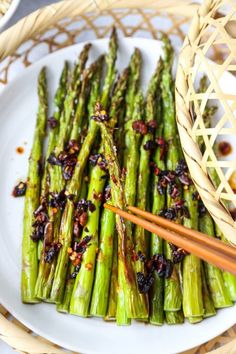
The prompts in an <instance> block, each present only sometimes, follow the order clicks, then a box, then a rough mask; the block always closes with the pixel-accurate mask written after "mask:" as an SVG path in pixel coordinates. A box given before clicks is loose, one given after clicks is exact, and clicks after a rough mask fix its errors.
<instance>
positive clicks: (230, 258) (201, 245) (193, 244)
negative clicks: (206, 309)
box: [104, 204, 236, 275]
mask: <svg viewBox="0 0 236 354" xmlns="http://www.w3.org/2000/svg"><path fill="white" fill-rule="evenodd" d="M104 207H105V208H107V209H109V210H111V211H113V212H114V213H116V214H118V215H120V216H121V217H123V218H124V219H127V220H129V221H131V222H132V223H134V224H136V225H139V226H141V227H143V228H144V229H145V230H147V231H150V232H152V233H154V234H156V235H158V236H160V237H161V238H163V239H165V240H166V241H168V242H170V243H173V244H174V245H175V246H178V247H180V248H183V249H184V250H186V251H188V252H189V253H193V254H195V255H196V256H198V257H199V258H201V259H203V260H204V261H206V262H208V263H210V264H213V265H215V266H217V267H218V268H221V269H223V270H226V271H228V272H230V273H232V274H234V275H236V248H235V247H232V246H230V245H228V244H225V243H223V242H222V241H220V240H218V239H216V238H213V237H209V236H208V235H205V234H203V233H202V232H199V231H195V230H192V229H189V228H187V227H185V226H182V225H179V224H176V223H175V222H173V221H170V220H167V219H164V218H162V217H160V216H156V215H153V214H151V213H149V212H147V211H144V210H141V209H139V208H136V207H132V206H129V207H128V210H129V211H130V212H132V213H134V214H136V215H134V214H131V213H128V212H126V211H123V210H121V209H119V208H116V207H114V206H112V205H110V204H105V205H104ZM137 215H138V216H137Z"/></svg>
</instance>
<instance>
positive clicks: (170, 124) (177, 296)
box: [161, 36, 182, 311]
mask: <svg viewBox="0 0 236 354" xmlns="http://www.w3.org/2000/svg"><path fill="white" fill-rule="evenodd" d="M163 43H164V68H163V73H162V85H161V86H162V101H163V120H164V138H165V141H166V142H167V143H168V153H167V160H166V167H167V169H168V170H170V171H173V170H175V169H176V166H177V164H178V162H179V159H180V154H179V147H178V141H177V138H176V135H177V127H176V122H175V109H174V96H173V92H172V88H173V80H172V74H171V69H172V62H173V48H172V47H171V43H170V41H169V39H168V37H166V36H163ZM171 206H172V200H171V197H170V196H169V195H168V196H167V207H168V208H169V207H171ZM165 254H166V257H167V258H169V259H171V258H172V252H171V249H170V246H169V244H168V243H167V242H165ZM181 305H182V294H181V287H180V281H179V275H178V268H177V266H174V270H173V273H172V276H171V277H170V278H168V279H165V296H164V310H165V311H178V310H180V309H181Z"/></svg>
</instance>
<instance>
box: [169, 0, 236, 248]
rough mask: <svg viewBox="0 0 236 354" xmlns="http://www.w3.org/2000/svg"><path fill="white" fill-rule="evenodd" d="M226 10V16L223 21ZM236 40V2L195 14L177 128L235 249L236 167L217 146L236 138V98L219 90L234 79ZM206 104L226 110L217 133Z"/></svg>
mask: <svg viewBox="0 0 236 354" xmlns="http://www.w3.org/2000/svg"><path fill="white" fill-rule="evenodd" d="M225 9H227V15H226V16H224V15H223V13H224V12H223V11H224V10H225ZM235 38H236V2H235V1H230V0H224V1H223V0H212V1H210V0H207V1H205V2H204V4H203V5H202V6H201V7H200V9H199V10H198V12H197V13H196V16H195V18H194V21H193V23H192V25H191V28H190V30H189V33H188V36H187V37H186V39H185V41H184V45H183V49H182V50H181V53H180V57H179V66H178V72H177V79H176V107H177V112H178V117H177V122H178V128H179V132H180V138H181V143H182V146H183V150H184V152H185V157H186V161H187V163H188V166H189V169H190V171H191V175H192V178H193V181H194V182H195V184H196V187H197V189H198V191H199V193H200V195H201V197H202V199H203V202H204V204H205V205H206V207H207V208H208V210H209V211H210V213H211V215H212V216H213V218H214V219H215V221H216V223H217V224H218V225H219V227H220V229H221V230H222V231H223V233H224V234H225V237H226V238H227V239H228V240H229V241H230V242H232V243H234V244H236V221H234V220H233V218H232V216H231V215H230V213H229V207H230V206H231V208H236V194H235V190H234V189H235V188H234V186H232V184H230V180H233V179H234V177H235V176H236V175H235V170H236V165H235V161H234V160H232V159H230V160H227V158H225V157H224V158H221V159H219V157H218V156H217V152H216V150H215V146H216V138H217V136H220V135H223V134H224V135H226V136H227V137H228V139H229V137H231V138H233V139H235V137H236V119H235V108H236V95H235V94H233V93H231V92H230V93H229V92H226V91H225V88H224V89H223V88H222V85H221V84H220V79H221V78H222V75H223V74H224V73H225V72H229V73H233V74H235V58H236V44H235ZM219 45H220V46H221V55H220V56H218V58H217V60H215V61H214V62H211V63H209V55H208V54H209V53H210V52H211V51H212V49H213V48H215V47H216V46H219ZM200 73H201V75H203V74H205V75H206V76H207V77H208V79H209V83H210V84H209V87H208V89H207V91H206V93H203V92H197V89H196V76H197V75H199V74H200ZM207 100H214V104H216V106H218V107H221V108H222V114H221V117H220V118H219V120H218V122H217V124H216V125H215V126H214V127H213V128H207V127H206V126H205V125H204V119H203V112H204V110H205V106H206V103H207ZM193 106H194V112H195V113H194V114H196V117H195V116H194V114H193ZM199 137H202V138H203V140H204V145H205V151H204V152H203V154H202V153H201V152H200V149H199V145H198V143H197V140H198V138H199ZM226 139H227V138H226ZM188 152H191V153H190V154H189V153H188ZM190 155H191V156H190ZM209 169H211V171H213V173H214V171H215V172H216V174H217V175H218V179H219V183H217V185H216V186H214V185H213V184H212V183H211V180H210V177H209Z"/></svg>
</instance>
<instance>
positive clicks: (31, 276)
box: [21, 68, 48, 303]
mask: <svg viewBox="0 0 236 354" xmlns="http://www.w3.org/2000/svg"><path fill="white" fill-rule="evenodd" d="M38 97H39V108H38V115H37V122H36V128H35V132H34V140H33V146H32V150H31V155H30V159H29V170H28V180H27V190H26V196H25V208H24V226H23V241H22V274H21V297H22V301H23V302H26V303H35V302H38V300H37V299H36V297H35V283H36V279H37V272H38V256H37V243H35V242H34V241H33V240H32V239H31V238H30V236H31V235H32V233H33V227H32V224H33V221H34V218H33V212H34V211H35V209H36V208H37V206H38V204H39V197H40V180H41V177H40V174H39V173H38V167H39V165H38V164H39V163H40V161H41V159H42V154H43V142H44V138H45V134H46V122H47V109H48V103H47V80H46V70H45V68H43V69H42V70H41V72H40V74H39V79H38Z"/></svg>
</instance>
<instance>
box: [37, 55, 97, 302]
mask: <svg viewBox="0 0 236 354" xmlns="http://www.w3.org/2000/svg"><path fill="white" fill-rule="evenodd" d="M83 53H85V54H86V53H87V49H86V50H85V51H83V52H82V54H83ZM82 54H81V56H82V59H81V60H82V61H83V66H84V64H85V62H84V55H82ZM81 60H80V61H81ZM98 65H101V64H100V62H99V61H97V62H95V63H94V65H92V66H90V68H89V69H88V70H87V74H86V75H85V78H84V81H85V82H84V83H83V84H82V90H81V93H80V98H79V106H78V107H83V106H84V105H83V104H81V102H83V103H84V102H85V97H86V91H85V90H84V89H83V87H84V86H85V87H87V86H88V80H89V78H90V76H91V75H92V74H93V72H94V71H95V70H96V69H97V66H98ZM77 80H78V79H77ZM72 87H76V83H71V84H70V89H69V95H71V97H72V96H73V95H75V93H73V94H72V93H71V92H70V90H71V89H72ZM67 103H68V102H67ZM64 105H66V102H64ZM67 113H68V111H67ZM77 116H78V114H77ZM63 119H64V118H63V117H62V122H64V121H63ZM80 125H81V119H79V118H77V117H75V119H74V122H73V129H72V132H71V140H72V139H75V138H76V137H77V131H78V132H79V128H80ZM67 130H68V128H67V127H66V126H65V125H64V123H63V124H62V125H60V131H59V136H58V141H57V146H56V149H55V150H58V149H59V147H61V148H62V147H64V145H65V143H66V140H65V139H66V131H67ZM49 179H50V186H49V189H50V192H51V193H60V192H61V191H62V190H63V188H64V186H65V183H66V181H65V180H64V178H63V172H62V169H61V166H57V165H50V166H49ZM48 216H49V223H48V224H47V225H46V227H45V230H48V229H49V230H50V228H52V232H51V235H49V238H50V240H48V241H47V240H46V238H47V237H48V235H47V234H46V235H45V246H44V248H43V250H42V254H41V261H40V267H39V275H38V279H37V283H36V290H35V291H36V295H37V297H39V298H41V299H45V300H47V301H49V297H50V292H51V287H52V282H53V277H54V273H55V267H56V263H57V257H56V254H55V256H54V257H53V259H52V260H50V262H49V261H48V260H47V259H46V252H47V250H46V247H48V246H47V244H50V243H52V242H54V244H55V243H57V242H58V239H59V227H60V221H61V210H60V209H58V208H57V210H56V212H55V208H54V207H53V206H50V205H49V207H48ZM49 225H50V226H49ZM49 227H50V228H49Z"/></svg>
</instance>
